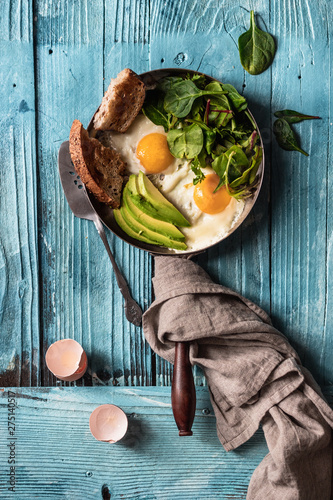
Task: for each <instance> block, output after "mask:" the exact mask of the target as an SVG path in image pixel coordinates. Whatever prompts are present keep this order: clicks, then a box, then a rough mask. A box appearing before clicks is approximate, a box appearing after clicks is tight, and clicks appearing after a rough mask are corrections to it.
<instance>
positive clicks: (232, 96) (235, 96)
mask: <svg viewBox="0 0 333 500" xmlns="http://www.w3.org/2000/svg"><path fill="white" fill-rule="evenodd" d="M222 88H223V90H226V91H227V92H228V94H227V96H228V99H229V101H230V102H231V104H232V106H233V108H234V109H235V111H237V112H238V113H239V112H240V111H244V110H245V109H246V108H247V102H246V99H245V97H243V96H242V95H240V94H239V93H238V92H237V90H236V89H235V87H233V86H232V85H230V83H224V84H223V86H222Z"/></svg>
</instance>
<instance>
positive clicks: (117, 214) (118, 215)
mask: <svg viewBox="0 0 333 500" xmlns="http://www.w3.org/2000/svg"><path fill="white" fill-rule="evenodd" d="M113 215H114V218H115V221H116V223H117V224H118V226H119V227H121V229H122V230H123V231H124V232H125V233H126V234H128V236H131V238H134V239H136V240H139V241H144V242H145V243H149V244H150V245H155V244H156V243H155V242H154V241H151V240H149V239H148V238H146V237H145V236H143V235H141V234H138V233H136V232H135V231H133V229H131V228H130V227H129V226H128V224H126V222H125V220H124V218H123V216H122V215H121V212H120V209H119V208H115V209H114V210H113Z"/></svg>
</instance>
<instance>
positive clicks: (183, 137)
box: [167, 123, 204, 160]
mask: <svg viewBox="0 0 333 500" xmlns="http://www.w3.org/2000/svg"><path fill="white" fill-rule="evenodd" d="M167 141H168V146H169V149H170V151H171V154H172V155H173V156H175V157H176V158H184V157H185V158H187V159H188V160H190V159H193V158H195V157H196V156H198V155H199V154H200V152H201V150H202V147H203V142H204V138H203V133H202V129H201V127H199V125H197V124H196V123H193V124H192V125H188V126H186V127H184V128H175V129H173V130H170V132H169V133H168V136H167Z"/></svg>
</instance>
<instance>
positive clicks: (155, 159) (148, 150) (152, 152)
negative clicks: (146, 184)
mask: <svg viewBox="0 0 333 500" xmlns="http://www.w3.org/2000/svg"><path fill="white" fill-rule="evenodd" d="M136 157H137V158H138V159H139V160H140V163H141V165H142V166H143V167H144V168H145V169H146V171H147V172H148V173H149V174H158V173H160V172H163V170H165V169H166V168H168V166H169V165H171V163H172V162H173V160H174V158H173V156H172V154H171V153H170V150H169V147H168V143H167V138H166V136H165V135H163V134H158V133H154V134H148V135H145V136H144V137H143V138H142V139H141V140H140V141H139V144H138V146H137V148H136Z"/></svg>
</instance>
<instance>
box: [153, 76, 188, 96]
mask: <svg viewBox="0 0 333 500" xmlns="http://www.w3.org/2000/svg"><path fill="white" fill-rule="evenodd" d="M182 81H183V79H182V77H181V76H166V77H165V78H162V79H161V80H160V81H159V82H158V85H157V87H156V88H157V90H161V91H162V92H164V93H166V92H168V90H170V88H171V87H172V85H173V84H174V83H177V82H182Z"/></svg>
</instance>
